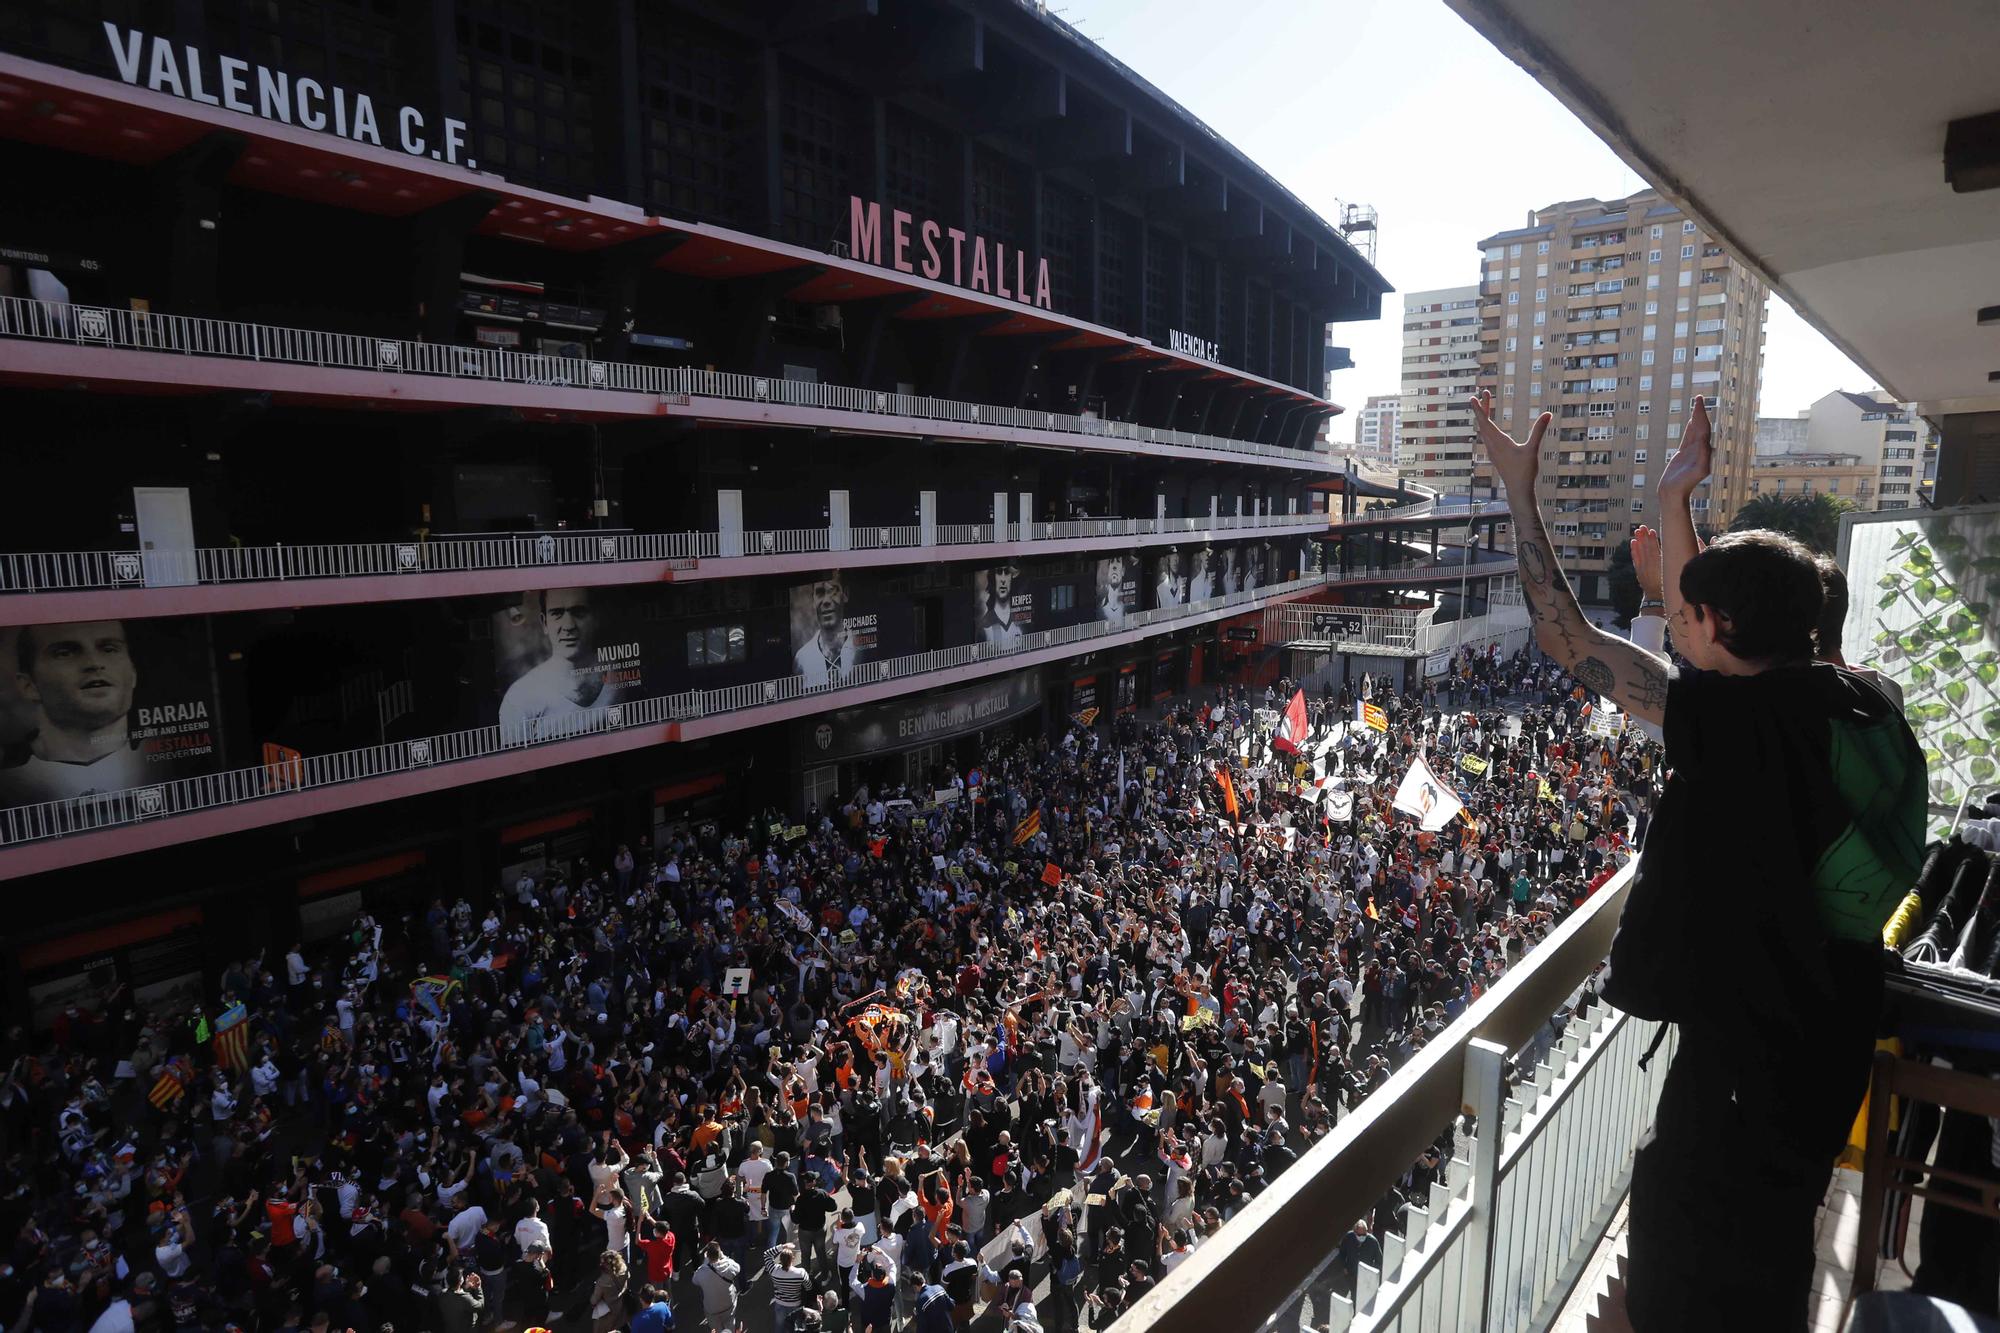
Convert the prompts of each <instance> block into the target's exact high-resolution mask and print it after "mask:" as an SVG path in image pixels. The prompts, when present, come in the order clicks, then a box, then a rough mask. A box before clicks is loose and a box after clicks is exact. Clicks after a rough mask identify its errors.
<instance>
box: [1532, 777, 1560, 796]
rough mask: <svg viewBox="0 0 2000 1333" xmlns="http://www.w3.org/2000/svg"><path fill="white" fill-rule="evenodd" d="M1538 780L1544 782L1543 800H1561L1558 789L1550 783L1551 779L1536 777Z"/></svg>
mask: <svg viewBox="0 0 2000 1333" xmlns="http://www.w3.org/2000/svg"><path fill="white" fill-rule="evenodd" d="M1536 781H1538V782H1540V783H1541V784H1542V791H1541V796H1542V799H1543V800H1545V801H1560V800H1561V799H1562V797H1560V796H1558V795H1556V789H1555V788H1554V787H1551V786H1550V785H1549V780H1548V779H1547V778H1538V779H1536Z"/></svg>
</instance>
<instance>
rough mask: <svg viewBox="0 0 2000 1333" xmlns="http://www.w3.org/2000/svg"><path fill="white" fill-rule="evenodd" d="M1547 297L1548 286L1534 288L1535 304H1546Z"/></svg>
mask: <svg viewBox="0 0 2000 1333" xmlns="http://www.w3.org/2000/svg"><path fill="white" fill-rule="evenodd" d="M1548 299H1549V289H1548V288H1546V287H1537V288H1535V304H1536V305H1546V304H1548Z"/></svg>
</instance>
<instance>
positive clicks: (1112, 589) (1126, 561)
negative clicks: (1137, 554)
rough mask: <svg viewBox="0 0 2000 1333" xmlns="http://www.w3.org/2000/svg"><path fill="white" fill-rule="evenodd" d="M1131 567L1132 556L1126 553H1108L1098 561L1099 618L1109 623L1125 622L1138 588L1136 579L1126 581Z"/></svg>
mask: <svg viewBox="0 0 2000 1333" xmlns="http://www.w3.org/2000/svg"><path fill="white" fill-rule="evenodd" d="M1131 569H1132V561H1131V558H1130V557H1129V556H1125V555H1108V556H1106V557H1104V558H1103V559H1102V560H1099V561H1098V562H1097V619H1099V620H1101V621H1103V622H1104V623H1106V624H1109V625H1122V624H1124V623H1125V617H1126V615H1127V614H1128V613H1129V612H1130V611H1132V610H1133V607H1132V594H1133V593H1134V592H1136V591H1137V590H1138V583H1137V580H1136V579H1135V580H1133V581H1132V582H1130V583H1128V582H1127V581H1126V576H1127V575H1128V574H1129V573H1130V572H1131Z"/></svg>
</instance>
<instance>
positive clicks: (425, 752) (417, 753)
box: [410, 740, 431, 766]
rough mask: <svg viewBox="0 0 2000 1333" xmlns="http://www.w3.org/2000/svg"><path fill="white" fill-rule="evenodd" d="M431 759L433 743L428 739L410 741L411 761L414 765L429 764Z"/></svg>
mask: <svg viewBox="0 0 2000 1333" xmlns="http://www.w3.org/2000/svg"><path fill="white" fill-rule="evenodd" d="M430 761H431V743H430V742H429V741H427V740H420V741H411V742H410V763H411V765H412V766H415V765H418V764H428V763H429V762H430Z"/></svg>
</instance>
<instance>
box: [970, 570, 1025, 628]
mask: <svg viewBox="0 0 2000 1333" xmlns="http://www.w3.org/2000/svg"><path fill="white" fill-rule="evenodd" d="M971 597H972V624H973V638H974V642H977V643H984V644H990V645H992V646H994V647H996V648H1007V647H1012V646H1013V645H1015V644H1018V643H1020V641H1021V636H1022V635H1024V634H1032V633H1033V632H1034V629H1035V594H1034V592H1033V591H1032V590H1031V589H1030V588H1029V587H1028V585H1027V584H1026V583H1024V582H1023V581H1022V580H1021V567H1020V566H1019V565H1017V564H1015V563H1014V562H1013V561H1011V560H1010V561H1004V562H1002V563H1000V564H997V565H992V566H989V567H988V568H986V569H978V570H974V571H973V574H972V587H971Z"/></svg>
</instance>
